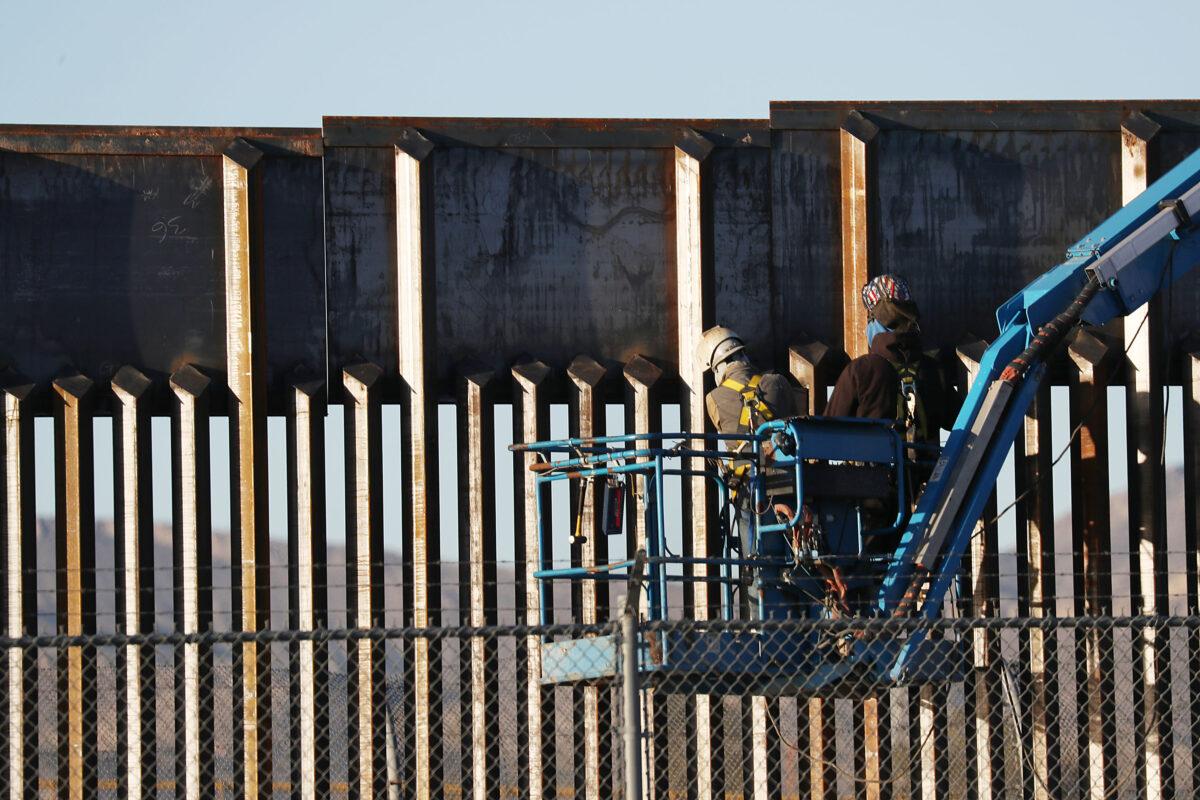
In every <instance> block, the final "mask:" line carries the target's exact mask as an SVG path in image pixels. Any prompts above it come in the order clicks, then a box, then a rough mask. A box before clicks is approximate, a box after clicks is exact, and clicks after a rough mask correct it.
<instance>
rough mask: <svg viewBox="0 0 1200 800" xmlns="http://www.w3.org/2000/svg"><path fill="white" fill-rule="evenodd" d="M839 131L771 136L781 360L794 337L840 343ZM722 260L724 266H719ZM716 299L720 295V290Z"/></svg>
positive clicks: (776, 312) (777, 329)
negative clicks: (721, 264)
mask: <svg viewBox="0 0 1200 800" xmlns="http://www.w3.org/2000/svg"><path fill="white" fill-rule="evenodd" d="M838 157H839V156H838V134H837V131H836V129H835V130H829V131H775V132H772V136H771V160H772V161H771V236H772V247H773V254H772V268H773V270H774V275H773V278H774V307H773V313H774V320H775V325H774V333H775V337H774V338H775V343H774V344H775V355H776V361H777V363H781V362H780V361H779V360H780V359H781V358H782V357H783V356H784V354H786V352H787V347H788V345H790V344H792V343H793V342H795V341H797V340H800V339H805V338H809V337H812V338H816V339H819V340H821V341H824V342H827V343H829V344H833V345H839V346H840V345H841V343H842V342H841V339H842V336H841V328H842V311H841V291H840V285H841V231H840V225H841V223H840V217H839V214H840V201H839V199H838V195H839V191H840V189H839V174H840V173H839V162H838ZM719 269H720V267H718V270H719ZM717 302H718V304H719V303H721V302H722V301H721V300H720V298H719V297H718V300H717Z"/></svg>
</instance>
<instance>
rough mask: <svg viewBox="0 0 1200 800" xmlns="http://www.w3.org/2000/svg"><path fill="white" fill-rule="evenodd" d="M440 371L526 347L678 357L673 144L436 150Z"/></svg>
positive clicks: (495, 361)
mask: <svg viewBox="0 0 1200 800" xmlns="http://www.w3.org/2000/svg"><path fill="white" fill-rule="evenodd" d="M434 158H435V159H436V160H437V170H436V176H437V177H436V185H435V186H434V194H435V196H436V197H437V198H438V200H437V208H436V211H435V215H436V218H435V220H434V222H433V224H434V230H435V235H436V237H437V256H436V258H437V263H438V275H437V294H438V312H437V335H438V340H439V345H440V347H439V358H438V360H439V362H440V367H439V374H440V375H441V377H443V378H445V377H446V373H447V369H448V368H449V366H450V365H451V364H453V363H454V362H457V361H460V360H463V359H465V358H472V357H473V358H475V359H478V360H480V361H482V362H484V363H486V364H488V365H489V366H492V367H494V368H496V369H498V370H499V369H503V368H505V367H507V366H508V364H510V363H511V360H512V359H513V358H514V357H515V356H517V355H519V354H520V353H522V352H530V353H536V354H537V356H538V357H539V358H541V359H543V360H545V361H546V362H547V363H548V364H551V365H552V366H554V367H556V368H561V369H565V368H566V367H567V366H568V365H569V364H570V363H571V360H572V359H573V358H574V357H575V356H576V355H578V354H579V353H594V354H595V355H596V357H597V358H598V359H600V360H601V362H613V361H619V362H624V361H625V360H627V359H628V358H629V357H632V356H633V355H634V354H643V355H647V356H650V357H655V358H660V359H668V360H674V355H675V348H674V346H673V342H672V339H673V337H672V327H671V325H670V320H671V318H672V317H673V303H672V298H673V296H674V287H673V285H672V280H671V279H672V278H673V267H672V261H673V259H672V253H673V249H672V242H671V241H670V239H669V233H670V232H669V224H670V220H671V219H672V217H673V215H674V205H673V204H674V198H673V193H672V182H671V175H672V173H671V161H670V151H665V150H635V149H627V150H620V149H614V150H599V151H589V150H582V149H562V150H544V149H514V150H484V149H468V148H448V149H445V150H440V151H438V152H437V153H436V154H435V156H434Z"/></svg>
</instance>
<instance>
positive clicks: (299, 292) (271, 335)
mask: <svg viewBox="0 0 1200 800" xmlns="http://www.w3.org/2000/svg"><path fill="white" fill-rule="evenodd" d="M259 169H261V170H262V185H261V191H262V210H261V214H262V249H263V270H264V276H265V279H266V282H265V284H264V291H265V293H266V306H267V309H266V332H267V341H268V342H269V343H270V347H269V348H268V349H267V386H266V390H267V398H268V410H269V412H270V413H271V414H283V413H284V412H285V411H286V410H287V406H288V400H289V398H290V397H291V387H292V385H293V384H294V383H295V382H296V381H297V380H300V381H311V380H315V379H325V376H326V365H325V361H326V354H325V339H326V331H325V222H324V219H323V211H324V203H323V201H322V198H321V181H322V174H321V173H322V170H321V160H320V159H318V158H289V157H274V156H272V155H270V153H269V152H268V153H267V155H266V156H265V157H264V158H263V160H262V162H261V164H260V166H259Z"/></svg>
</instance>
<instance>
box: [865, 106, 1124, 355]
mask: <svg viewBox="0 0 1200 800" xmlns="http://www.w3.org/2000/svg"><path fill="white" fill-rule="evenodd" d="M1119 145H1120V137H1119V130H1118V129H1113V131H1112V132H1110V133H1050V132H1046V133H1043V132H1037V133H1026V132H1014V131H1001V132H997V133H986V132H927V131H902V130H895V131H884V132H882V133H881V134H880V136H879V139H878V144H877V147H878V152H877V159H878V160H877V164H878V193H879V216H880V219H879V221H878V225H879V232H880V236H879V265H878V267H877V269H876V270H874V271H875V272H876V273H878V272H884V271H896V272H900V273H901V274H903V275H905V276H907V277H908V279H909V283H910V285H911V286H912V290H913V293H914V294H915V296H916V298H917V301H918V304H919V305H920V307H921V327H922V330H923V332H924V334H925V339H926V343H927V344H935V343H936V344H947V345H949V344H956V343H958V342H960V341H962V340H963V338H964V337H965V336H966V334H968V333H972V334H974V335H975V336H977V337H978V336H991V335H992V334H993V333H994V332H995V322H994V320H995V310H996V307H997V306H999V305H1000V304H1001V303H1003V302H1004V301H1005V300H1007V299H1008V298H1009V297H1011V296H1012V295H1013V294H1014V293H1015V292H1016V291H1017V290H1019V289H1021V288H1022V287H1023V286H1024V285H1025V284H1027V283H1029V282H1030V281H1031V280H1032V279H1033V278H1034V277H1036V276H1038V275H1040V274H1041V273H1043V272H1045V271H1046V270H1048V269H1049V268H1050V267H1052V266H1054V265H1055V264H1058V263H1060V262H1061V261H1062V260H1063V255H1064V253H1065V252H1066V248H1067V247H1068V246H1069V245H1071V244H1073V243H1074V242H1075V241H1076V240H1078V239H1080V238H1082V237H1083V236H1084V234H1086V233H1087V232H1088V231H1090V230H1091V229H1092V228H1094V227H1095V226H1096V225H1097V224H1098V223H1099V222H1100V221H1102V220H1104V219H1105V218H1106V217H1107V216H1108V215H1109V214H1111V213H1113V212H1114V211H1116V210H1117V209H1118V208H1119V207H1120V205H1121V192H1120V181H1119V167H1120V158H1119V154H1118V147H1119ZM967 176H970V179H967ZM981 325H983V326H986V330H969V329H970V328H978V327H980V326H981Z"/></svg>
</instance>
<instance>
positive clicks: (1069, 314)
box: [1000, 276, 1100, 385]
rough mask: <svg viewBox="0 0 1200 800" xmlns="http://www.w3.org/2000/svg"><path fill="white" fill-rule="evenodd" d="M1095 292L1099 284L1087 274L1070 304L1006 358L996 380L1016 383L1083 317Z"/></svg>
mask: <svg viewBox="0 0 1200 800" xmlns="http://www.w3.org/2000/svg"><path fill="white" fill-rule="evenodd" d="M1099 291H1100V283H1099V282H1098V281H1097V280H1096V278H1095V276H1089V277H1088V281H1087V283H1086V284H1084V287H1083V289H1082V290H1080V292H1079V294H1078V295H1076V297H1075V299H1074V300H1072V301H1071V305H1069V306H1067V307H1066V309H1064V310H1063V311H1062V313H1060V314H1059V315H1058V316H1056V317H1055V318H1054V319H1052V320H1050V321H1049V322H1047V323H1046V324H1045V325H1043V326H1042V327H1040V328H1038V332H1037V333H1036V334H1035V335H1034V337H1033V341H1031V342H1030V343H1029V346H1028V347H1026V348H1025V349H1024V350H1023V351H1022V352H1021V354H1020V355H1019V356H1017V357H1016V358H1014V359H1013V360H1012V361H1010V362H1009V364H1008V366H1007V367H1005V368H1004V371H1003V372H1001V373H1000V380H1002V381H1004V382H1005V383H1009V384H1013V385H1016V384H1018V383H1020V382H1021V379H1022V378H1024V377H1025V373H1026V372H1027V371H1028V370H1029V368H1030V367H1031V366H1032V365H1034V364H1036V363H1038V362H1040V361H1042V360H1044V359H1045V357H1046V353H1048V352H1049V351H1051V350H1053V349H1054V348H1055V347H1057V346H1058V345H1059V344H1060V343H1061V342H1062V340H1063V339H1065V338H1066V336H1067V334H1068V333H1069V332H1070V331H1071V328H1073V327H1074V326H1075V323H1077V322H1079V318H1080V317H1081V316H1083V312H1084V309H1086V308H1087V305H1088V303H1090V302H1091V301H1092V298H1093V297H1095V296H1096V293H1097V292H1099Z"/></svg>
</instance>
